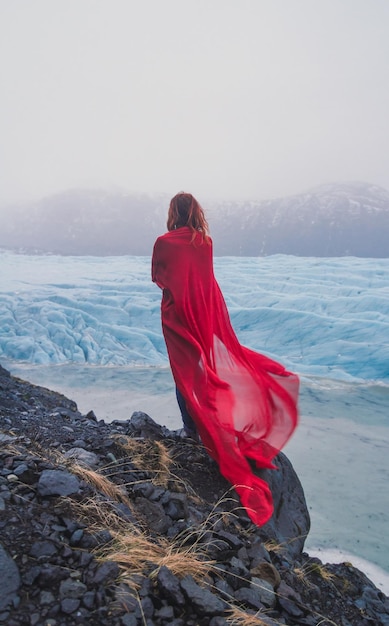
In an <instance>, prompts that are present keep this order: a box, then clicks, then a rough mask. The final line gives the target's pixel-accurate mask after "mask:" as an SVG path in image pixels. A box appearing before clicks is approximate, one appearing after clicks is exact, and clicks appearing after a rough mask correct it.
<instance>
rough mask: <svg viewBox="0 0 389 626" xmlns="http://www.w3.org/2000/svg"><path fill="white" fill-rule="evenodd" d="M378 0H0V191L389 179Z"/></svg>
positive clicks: (383, 14) (381, 1) (259, 187)
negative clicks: (6, 0) (290, 0)
mask: <svg viewBox="0 0 389 626" xmlns="http://www.w3.org/2000/svg"><path fill="white" fill-rule="evenodd" d="M388 27H389V4H388V3H387V2H386V0H326V2H320V1H316V2H312V0H294V1H293V2H285V1H284V0H240V1H239V2H236V0H212V2H209V1H208V0H184V1H183V0H164V2H160V1H159V0H144V1H143V2H142V3H140V2H138V1H133V0H115V1H114V2H111V1H108V0H83V1H82V2H80V1H79V0H57V1H56V2H52V0H35V1H34V2H33V3H32V2H30V1H29V0H15V1H13V2H2V3H1V5H0V77H1V85H2V96H1V98H0V136H1V142H0V203H2V204H4V203H8V202H10V201H12V202H15V201H19V200H25V199H34V198H40V197H43V196H46V195H49V194H51V193H55V192H59V191H62V190H64V189H69V188H79V187H87V188H105V189H111V190H120V189H123V190H129V191H133V192H147V193H154V192H161V193H167V194H170V195H172V194H174V193H176V192H177V191H179V190H181V189H185V190H189V191H191V192H192V193H194V194H195V195H196V196H197V197H199V198H200V200H201V199H202V198H204V197H206V198H210V199H217V198H227V199H231V200H239V199H245V198H254V199H257V200H260V199H265V198H272V197H278V196H282V195H288V194H293V193H299V192H301V191H304V190H306V189H309V188H310V187H312V186H315V185H318V184H322V183H327V182H332V181H346V180H348V181H358V180H361V181H368V182H370V183H372V184H376V185H381V186H383V187H385V188H386V189H388V188H389V167H388V166H389V158H388V157H389V154H388V150H389V149H388V146H389V125H388V123H387V111H388V110H389V96H388V93H389V81H388V80H387V59H388V58H389V38H388V37H387V33H388Z"/></svg>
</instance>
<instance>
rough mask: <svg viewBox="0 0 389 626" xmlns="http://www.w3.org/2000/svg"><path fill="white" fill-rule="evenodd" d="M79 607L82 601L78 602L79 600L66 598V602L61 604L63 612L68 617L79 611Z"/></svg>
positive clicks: (63, 601)
mask: <svg viewBox="0 0 389 626" xmlns="http://www.w3.org/2000/svg"><path fill="white" fill-rule="evenodd" d="M79 606H80V600H77V598H65V600H62V602H61V611H62V612H63V613H66V614H67V615H71V614H72V613H74V612H75V611H77V609H78V607H79Z"/></svg>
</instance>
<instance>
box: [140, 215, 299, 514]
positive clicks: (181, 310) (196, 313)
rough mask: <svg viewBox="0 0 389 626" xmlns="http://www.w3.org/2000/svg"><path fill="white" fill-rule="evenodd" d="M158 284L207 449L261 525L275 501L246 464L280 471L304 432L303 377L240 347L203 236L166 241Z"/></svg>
mask: <svg viewBox="0 0 389 626" xmlns="http://www.w3.org/2000/svg"><path fill="white" fill-rule="evenodd" d="M152 280H153V281H154V282H155V283H157V285H158V286H159V287H160V288H161V289H162V290H163V296H162V305H161V312H162V329H163V334H164V337H165V341H166V346H167V351H168V355H169V360H170V365H171V369H172V373H173V377H174V380H175V383H176V385H177V387H178V389H179V390H180V392H181V393H182V395H183V397H184V398H185V401H186V405H187V409H188V411H189V414H190V415H191V417H192V418H193V420H194V422H195V424H196V426H197V429H198V432H199V434H200V437H201V440H202V442H203V444H204V446H205V447H206V448H207V450H208V452H209V454H210V455H211V456H212V458H214V459H215V461H216V462H217V463H218V465H219V468H220V472H221V474H222V475H223V476H224V477H225V478H226V479H227V480H228V481H229V482H230V483H231V484H232V485H234V488H235V490H236V492H237V493H238V495H239V497H240V499H241V502H242V505H243V506H244V507H245V509H246V511H247V513H248V515H249V517H250V518H251V520H252V521H253V522H254V523H255V524H258V525H259V526H261V525H263V524H265V523H266V522H267V521H268V520H269V518H270V517H271V515H272V512H273V499H272V495H271V491H270V489H269V486H268V484H267V483H266V482H265V481H264V480H262V479H261V478H259V477H258V476H256V475H255V474H254V473H253V471H252V469H251V467H250V464H249V462H248V460H247V459H254V460H255V461H256V465H257V467H259V468H274V465H273V464H272V459H273V458H274V457H275V456H276V455H277V454H278V452H279V451H280V450H281V448H282V447H283V446H284V445H285V443H286V442H287V440H288V439H289V437H290V436H291V434H292V433H293V431H294V429H295V428H296V425H297V420H298V411H297V398H298V387H299V380H298V377H297V376H296V375H295V374H293V373H291V372H288V371H286V370H285V368H284V367H283V366H282V365H280V364H279V363H277V362H276V361H273V360H272V359H269V358H268V357H266V356H264V355H262V354H259V353H257V352H254V351H252V350H249V349H248V348H246V347H244V346H242V345H241V344H240V343H239V341H238V339H237V337H236V335H235V332H234V330H233V328H232V326H231V322H230V318H229V315H228V311H227V307H226V304H225V301H224V298H223V295H222V293H221V291H220V288H219V285H218V283H217V282H216V279H215V276H214V272H213V257H212V241H211V240H210V241H209V242H208V243H207V242H205V241H203V238H202V236H201V234H200V233H196V234H195V237H194V239H193V233H192V231H191V230H190V229H189V228H188V227H187V226H185V227H183V228H179V229H177V230H174V231H171V232H168V233H166V234H165V235H162V236H161V237H159V238H158V239H157V241H156V242H155V245H154V251H153V259H152ZM258 323H260V320H258Z"/></svg>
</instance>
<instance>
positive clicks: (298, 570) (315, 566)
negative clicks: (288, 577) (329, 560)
mask: <svg viewBox="0 0 389 626" xmlns="http://www.w3.org/2000/svg"><path fill="white" fill-rule="evenodd" d="M293 572H294V574H296V576H297V578H298V579H299V580H300V581H301V582H303V583H304V584H305V585H306V586H307V587H311V586H312V583H311V581H310V580H309V576H311V575H312V574H316V575H317V576H320V578H322V579H323V580H325V581H326V582H328V583H331V582H333V580H334V579H335V578H336V575H335V574H333V573H332V572H330V571H329V570H328V569H327V568H326V567H325V565H321V564H320V563H316V562H314V561H307V562H306V563H305V564H304V565H303V566H302V567H295V568H294V569H293Z"/></svg>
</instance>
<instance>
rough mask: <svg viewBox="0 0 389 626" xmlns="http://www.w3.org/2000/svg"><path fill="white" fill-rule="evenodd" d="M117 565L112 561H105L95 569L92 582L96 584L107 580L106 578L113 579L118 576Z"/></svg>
mask: <svg viewBox="0 0 389 626" xmlns="http://www.w3.org/2000/svg"><path fill="white" fill-rule="evenodd" d="M119 572H120V570H119V566H118V564H117V563H115V562H114V561H105V562H104V563H103V564H102V565H100V567H99V568H98V569H97V572H96V573H95V575H94V577H93V582H94V583H95V584H96V585H100V584H101V583H102V582H107V581H108V580H115V578H117V577H118V576H119Z"/></svg>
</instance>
